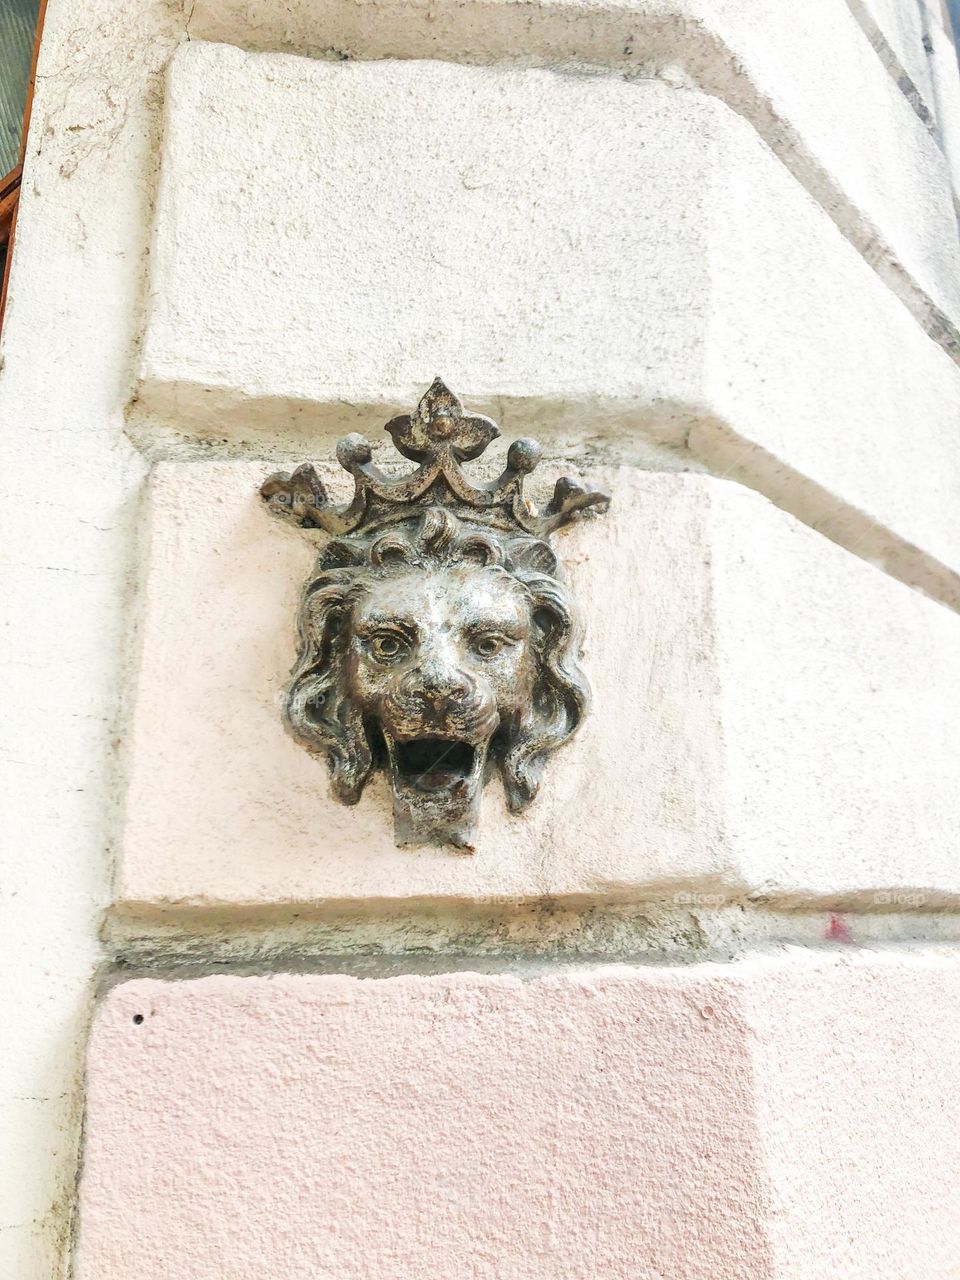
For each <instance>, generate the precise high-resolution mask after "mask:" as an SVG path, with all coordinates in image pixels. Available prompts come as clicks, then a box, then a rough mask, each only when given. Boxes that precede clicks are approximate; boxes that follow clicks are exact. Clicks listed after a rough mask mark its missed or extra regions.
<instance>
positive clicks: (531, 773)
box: [502, 576, 590, 813]
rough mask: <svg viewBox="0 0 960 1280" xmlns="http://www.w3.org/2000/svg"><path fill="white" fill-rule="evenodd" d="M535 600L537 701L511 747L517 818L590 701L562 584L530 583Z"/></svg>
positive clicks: (508, 757) (510, 780) (508, 763)
mask: <svg viewBox="0 0 960 1280" xmlns="http://www.w3.org/2000/svg"><path fill="white" fill-rule="evenodd" d="M526 586H527V589H528V591H529V592H530V596H531V616H532V621H533V631H532V635H533V646H534V655H535V661H536V677H535V680H534V689H533V697H532V699H531V705H530V707H529V708H528V710H527V712H526V714H525V715H524V716H523V717H522V719H521V720H520V723H519V724H518V726H517V728H516V731H515V733H513V734H512V735H511V737H510V740H509V742H508V746H507V751H506V753H505V755H504V758H503V764H502V772H503V785H504V791H505V792H506V797H507V804H508V806H509V807H510V809H511V811H513V812H514V813H516V812H519V811H520V810H521V809H525V808H526V806H527V805H528V804H529V803H530V801H531V800H532V799H533V798H534V796H535V795H536V794H537V791H538V790H539V787H540V780H541V777H542V776H543V767H544V764H545V763H546V760H547V757H548V756H549V755H550V754H551V752H553V751H556V749H557V748H558V747H560V746H562V745H563V743H565V742H566V741H567V739H568V738H570V737H572V736H573V734H574V733H575V732H576V730H577V727H578V726H579V724H580V721H581V720H582V719H583V717H584V714H585V713H586V709H587V703H588V700H589V697H590V692H589V688H588V686H587V682H586V679H585V677H584V675H583V672H582V671H581V670H580V668H579V666H578V665H577V637H576V629H575V626H574V620H573V616H572V613H571V609H570V605H569V602H568V600H567V595H566V592H565V591H564V588H563V585H562V583H560V582H558V581H557V580H556V579H555V578H551V577H547V576H540V577H537V578H534V579H532V580H531V579H527V582H526Z"/></svg>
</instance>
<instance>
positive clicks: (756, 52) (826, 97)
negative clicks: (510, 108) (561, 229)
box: [190, 0, 960, 356]
mask: <svg viewBox="0 0 960 1280" xmlns="http://www.w3.org/2000/svg"><path fill="white" fill-rule="evenodd" d="M918 26H919V20H918V13H917V6H916V5H915V4H913V3H912V2H911V3H900V2H899V0H848V2H847V3H843V2H842V0H840V2H839V3H838V2H837V0H805V2H804V3H802V4H784V3H782V0H751V2H750V3H749V4H745V3H743V0H620V2H617V0H614V2H613V3H597V2H596V0H591V2H590V3H570V2H569V0H556V2H553V3H542V2H541V3H532V2H527V3H524V2H520V3H517V2H516V0H509V2H506V3H505V2H503V0H431V3H425V2H424V0H375V2H374V3H370V2H369V0H367V2H363V0H361V2H360V3H356V2H355V0H322V3H318V2H317V0H284V3H282V4H281V3H277V2H276V0H273V2H271V0H267V2H266V3H264V2H262V0H258V3H256V4H253V3H250V0H198V2H197V4H196V6H195V7H194V9H193V11H192V17H191V22H190V30H191V32H192V33H193V34H195V35H198V36H201V37H203V38H205V39H208V40H223V41H226V42H227V43H230V44H240V45H242V46H243V47H244V48H246V49H261V50H274V51H283V52H289V53H301V54H303V53H306V54H311V55H313V56H316V57H322V58H335V59H340V58H344V57H347V58H442V59H449V60H451V61H454V62H479V63H490V62H514V63H520V64H521V65H529V64H531V63H534V64H536V63H540V64H545V65H550V66H558V67H570V66H571V65H572V66H574V67H578V68H579V67H583V66H588V67H591V68H604V69H607V70H610V71H615V72H617V73H619V74H624V73H625V74H627V75H634V76H636V77H638V78H642V79H647V78H649V77H652V76H662V77H663V78H664V79H665V80H667V81H668V82H670V83H674V84H676V83H686V84H689V85H694V86H696V87H698V88H700V89H702V90H703V91H704V92H706V93H708V94H711V95H715V96H716V97H718V98H720V99H721V100H722V101H723V102H725V103H726V104H727V105H728V106H730V107H732V108H733V110H735V111H736V112H737V113H738V114H739V115H742V116H743V117H744V119H745V120H747V121H749V123H750V124H751V126H752V127H753V128H754V129H755V130H756V131H757V132H758V133H759V135H760V137H761V138H763V140H764V142H766V143H767V145H768V146H769V147H771V148H772V150H773V151H774V153H775V154H776V155H777V156H778V157H779V159H780V160H781V161H782V162H783V163H784V164H785V165H786V166H787V168H788V169H789V170H790V171H791V172H792V173H793V174H794V176H795V177H796V178H797V179H798V180H799V181H800V182H801V183H802V184H803V185H804V186H805V187H806V188H807V189H808V190H809V191H810V192H811V194H812V195H813V196H814V197H815V198H816V199H817V200H818V202H819V203H820V204H821V205H822V207H823V208H824V209H825V210H826V211H827V213H828V214H829V216H830V217H832V218H833V219H834V220H835V221H836V223H837V226H838V227H840V229H841V230H842V232H843V234H844V235H845V236H847V237H848V239H849V240H850V241H851V243H853V244H854V245H856V246H857V248H858V250H859V251H860V252H861V253H862V254H863V255H864V257H865V258H866V260H867V261H868V262H870V263H872V264H873V265H874V267H875V268H876V269H877V270H878V271H879V272H880V273H881V274H882V276H883V278H884V279H885V280H886V281H887V283H888V284H889V285H890V286H891V287H892V288H893V289H894V290H895V291H896V292H898V294H899V295H900V296H901V297H902V298H903V299H904V301H905V302H906V303H907V305H908V306H910V307H911V309H912V310H913V311H914V313H915V314H916V315H917V316H918V318H920V319H921V322H922V323H924V324H925V325H926V326H927V327H928V328H929V330H930V331H931V332H934V333H936V334H937V336H938V340H940V341H943V342H945V343H947V344H949V345H950V346H951V349H952V350H953V354H954V356H957V355H958V354H960V343H958V340H957V333H956V326H957V324H958V321H960V258H958V242H957V231H956V225H955V223H954V220H953V215H952V211H951V196H950V180H949V174H948V170H947V166H946V164H945V163H944V159H943V156H942V154H941V152H940V150H939V149H938V146H937V143H936V140H935V138H934V136H933V135H932V134H931V132H930V130H929V128H928V125H927V124H926V123H924V121H923V120H921V118H920V116H919V115H918V114H917V112H916V106H917V103H916V96H917V95H911V93H910V89H909V88H908V86H907V85H906V84H905V83H902V82H901V76H900V70H899V68H900V66H901V65H902V67H903V68H904V69H905V71H906V73H907V75H908V76H909V77H912V80H913V82H915V84H916V88H917V90H918V91H919V96H920V98H921V100H922V102H923V103H924V105H925V106H926V107H928V108H930V109H931V111H933V105H932V97H931V95H930V75H929V71H928V69H927V67H926V54H925V51H924V50H923V48H922V46H921V45H920V43H919V39H920V36H919V31H918ZM871 43H872V44H874V46H875V48H876V49H879V51H880V56H878V54H877V52H875V48H871ZM910 96H913V98H914V101H910V100H909V97H910Z"/></svg>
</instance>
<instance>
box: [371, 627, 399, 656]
mask: <svg viewBox="0 0 960 1280" xmlns="http://www.w3.org/2000/svg"><path fill="white" fill-rule="evenodd" d="M370 648H371V650H372V651H373V655H374V657H376V658H382V659H383V661H384V662H390V661H391V660H392V659H393V658H399V656H400V654H401V653H402V652H403V641H402V640H401V639H400V637H399V636H395V635H392V634H391V633H389V632H387V633H385V634H384V635H380V636H374V637H373V639H372V640H371V642H370Z"/></svg>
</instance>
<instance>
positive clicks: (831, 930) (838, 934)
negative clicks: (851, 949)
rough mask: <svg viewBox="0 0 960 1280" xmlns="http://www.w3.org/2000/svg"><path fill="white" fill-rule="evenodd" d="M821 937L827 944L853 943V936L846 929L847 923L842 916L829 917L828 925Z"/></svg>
mask: <svg viewBox="0 0 960 1280" xmlns="http://www.w3.org/2000/svg"><path fill="white" fill-rule="evenodd" d="M823 936H824V938H825V939H826V940H827V942H853V934H852V933H851V932H850V930H849V928H848V927H847V922H846V920H844V918H843V916H836V915H834V916H831V917H830V923H829V924H828V925H827V927H826V929H824V931H823Z"/></svg>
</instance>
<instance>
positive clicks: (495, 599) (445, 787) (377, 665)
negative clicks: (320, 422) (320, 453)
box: [261, 379, 609, 850]
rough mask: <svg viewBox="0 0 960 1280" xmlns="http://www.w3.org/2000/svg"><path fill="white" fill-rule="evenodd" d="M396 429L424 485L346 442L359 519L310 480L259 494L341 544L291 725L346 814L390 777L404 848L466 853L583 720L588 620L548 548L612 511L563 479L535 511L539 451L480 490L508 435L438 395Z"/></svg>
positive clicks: (330, 550)
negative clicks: (470, 462) (474, 464)
mask: <svg viewBox="0 0 960 1280" xmlns="http://www.w3.org/2000/svg"><path fill="white" fill-rule="evenodd" d="M386 430H387V431H388V432H390V434H391V435H392V436H393V439H394V443H395V444H396V446H397V448H398V449H399V451H400V452H401V453H402V454H403V455H404V456H405V457H408V458H411V459H413V460H414V461H416V462H419V463H420V467H419V469H418V470H417V471H416V472H414V473H413V474H412V475H410V476H407V477H405V478H403V479H400V480H393V479H390V478H388V477H386V476H385V475H383V474H382V473H381V472H380V471H378V470H377V468H376V467H374V466H373V464H372V462H371V450H370V446H369V444H368V442H367V441H366V440H364V439H363V438H362V437H360V436H348V437H347V439H346V440H343V441H341V443H340V446H339V447H338V450H337V456H338V458H339V460H340V462H341V464H342V465H343V466H344V467H345V468H346V469H347V470H348V471H350V472H351V473H352V474H353V476H354V478H355V481H356V492H355V495H354V498H353V501H352V502H351V503H350V504H349V505H348V506H347V507H345V508H337V507H335V506H333V505H332V504H330V503H329V502H328V501H327V498H326V494H325V492H324V489H323V486H322V484H321V482H320V480H319V477H318V476H317V474H316V472H315V471H314V469H313V467H311V466H309V465H305V466H302V467H300V468H298V469H297V471H295V472H294V474H293V475H292V476H288V475H278V476H273V477H271V478H270V479H269V480H268V481H267V482H266V483H265V484H264V485H263V487H262V489H261V493H262V494H263V496H264V499H265V500H266V502H267V503H268V505H269V506H270V507H271V509H273V510H274V511H275V512H277V513H278V514H280V515H282V516H284V517H285V518H287V519H290V520H293V521H294V522H295V523H297V524H299V525H301V526H302V527H319V528H322V529H324V530H326V531H327V532H328V533H330V534H331V535H333V536H332V538H331V540H330V541H329V542H328V544H327V545H326V547H325V548H324V549H323V550H322V551H321V553H320V556H319V559H318V562H317V565H316V568H315V570H314V572H313V574H312V576H311V577H310V579H309V581H308V582H307V584H306V586H305V588H304V591H303V596H302V599H301V604H300V613H299V640H300V648H299V654H298V657H297V662H296V665H295V667H294V669H293V673H292V677H291V681H290V684H289V686H288V688H287V691H286V697H285V703H284V714H285V719H286V723H287V726H288V728H289V729H290V731H291V732H292V734H293V735H294V737H295V738H296V739H297V741H299V742H300V743H301V744H302V745H303V746H304V747H306V748H307V750H309V751H312V752H316V753H318V754H323V755H325V756H326V759H327V763H328V766H329V769H330V776H331V782H332V786H333V790H334V793H335V794H336V796H337V797H338V799H340V800H341V801H342V802H343V803H344V804H355V803H356V801H357V800H358V799H359V798H360V795H361V793H362V791H363V788H364V786H365V784H366V782H367V780H368V778H369V777H370V775H371V773H372V772H373V771H374V770H376V769H383V770H385V771H386V772H387V773H388V774H389V778H390V784H391V788H392V793H393V804H394V826H395V835H396V839H397V842H398V844H401V845H411V844H436V845H447V846H453V847H454V848H457V849H461V850H470V849H471V848H472V844H473V839H474V832H475V829H476V825H477V821H478V812H479V801H480V793H481V791H482V788H483V785H484V782H485V781H486V779H487V777H488V776H489V775H490V774H491V773H492V771H494V770H498V771H499V773H500V776H501V778H502V780H503V786H504V790H505V793H506V797H507V802H508V804H509V806H510V808H511V809H512V810H514V811H519V810H522V809H523V808H525V807H526V805H528V804H529V803H530V801H531V800H532V799H533V798H534V796H535V795H536V793H537V789H538V786H539V783H540V777H541V774H542V771H543V766H544V763H545V761H546V759H547V757H548V756H549V755H550V753H551V752H553V751H555V750H556V749H557V748H558V747H559V746H561V745H562V744H563V743H564V742H566V741H567V739H568V738H569V737H570V736H571V735H572V734H573V733H574V732H575V731H576V729H577V726H578V725H579V723H580V721H581V719H582V718H583V715H584V713H585V710H586V705H587V697H588V692H587V686H586V682H585V680H584V677H583V675H582V673H581V672H580V670H579V667H578V665H577V652H578V635H577V627H576V621H575V611H574V609H573V605H572V602H571V600H570V599H569V596H568V593H567V589H566V587H565V585H564V583H563V581H562V578H561V575H560V571H559V567H558V563H557V558H556V556H555V555H554V553H553V551H552V550H551V549H550V547H549V545H548V544H547V541H546V538H547V536H548V535H549V534H550V533H551V532H552V531H553V530H554V529H556V528H559V527H560V526H561V525H563V524H565V523H567V522H568V521H569V520H570V519H572V518H573V517H574V516H575V515H576V514H577V513H578V512H580V511H583V510H584V509H586V508H588V507H596V506H605V505H606V504H607V503H608V502H609V499H608V498H607V495H606V494H602V493H597V492H588V491H587V490H585V489H584V488H582V487H581V486H579V485H577V484H576V483H575V482H573V481H571V480H569V479H563V480H560V481H558V483H557V487H556V490H555V493H554V497H553V500H552V502H551V503H550V504H549V506H548V507H547V508H546V509H545V510H544V512H543V513H542V514H539V513H537V512H535V511H534V510H533V509H532V507H531V506H530V504H529V503H528V502H527V501H526V500H525V498H524V497H523V492H522V486H523V477H524V476H525V475H526V474H527V473H529V472H530V471H532V470H533V468H534V467H535V466H536V464H537V462H538V460H539V447H538V446H537V445H536V444H535V443H534V442H533V441H529V440H518V441H516V442H515V443H514V444H513V445H512V446H511V448H510V451H509V454H508V466H507V470H506V471H504V473H503V474H502V475H501V476H500V477H499V479H498V480H496V481H495V482H494V483H493V484H490V485H484V486H482V487H475V486H473V485H472V484H470V483H469V481H467V479H466V477H465V476H464V474H463V471H462V469H461V466H460V463H461V462H462V461H464V460H467V459H470V458H474V457H477V456H479V454H480V453H482V452H483V450H484V449H485V448H486V447H487V445H488V444H489V442H490V441H491V440H492V439H494V438H495V436H496V435H498V434H499V432H498V429H497V427H496V426H495V425H494V424H493V423H492V422H491V421H490V420H489V419H488V418H483V417H480V416H479V415H466V414H464V413H463V409H462V406H461V404H460V402H459V400H457V399H456V397H455V396H453V395H452V394H451V393H450V392H449V391H448V390H447V388H446V387H445V386H444V385H443V383H442V382H440V381H439V379H438V380H437V381H435V382H434V384H433V385H432V386H431V388H430V390H429V391H428V392H427V393H426V395H425V396H424V397H423V399H422V400H421V402H420V405H419V407H418V409H417V411H416V413H415V414H413V415H412V416H404V417H401V418H396V419H394V420H393V421H392V422H391V423H388V425H387V428H386Z"/></svg>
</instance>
